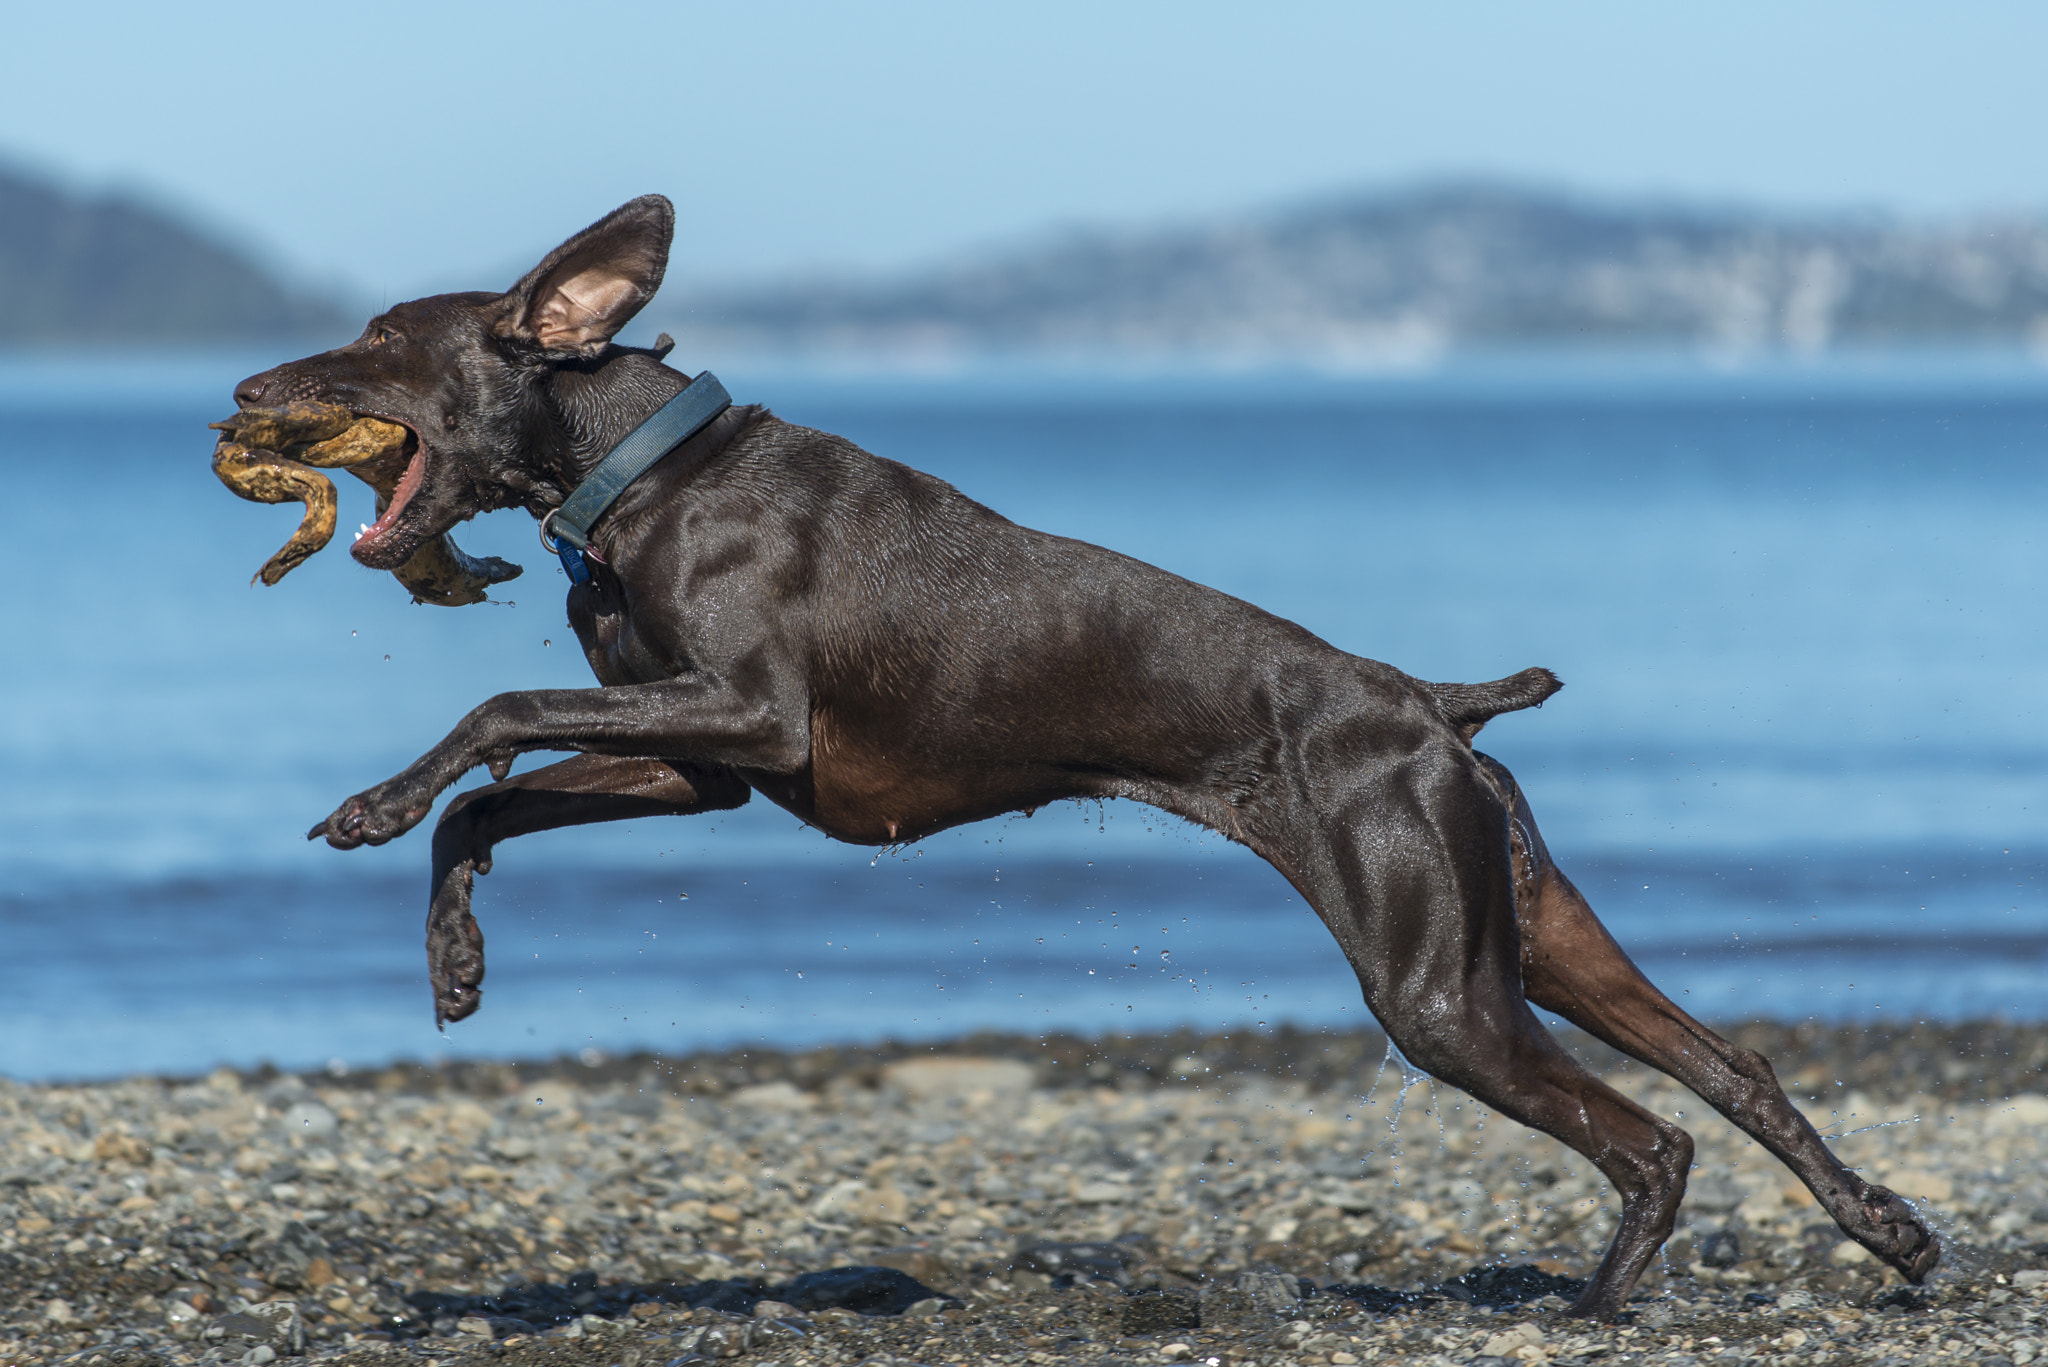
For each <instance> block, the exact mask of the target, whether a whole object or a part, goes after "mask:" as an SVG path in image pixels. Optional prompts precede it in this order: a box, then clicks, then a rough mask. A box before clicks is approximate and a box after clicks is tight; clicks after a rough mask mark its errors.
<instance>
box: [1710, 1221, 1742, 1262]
mask: <svg viewBox="0 0 2048 1367" xmlns="http://www.w3.org/2000/svg"><path fill="white" fill-rule="evenodd" d="M1700 1261H1701V1262H1703V1263H1705V1264H1706V1265H1707V1266H1708V1267H1733V1266H1735V1264H1737V1263H1739V1262H1741V1261H1742V1236H1741V1235H1739V1234H1737V1233H1736V1232H1735V1231H1734V1230H1732V1229H1717V1230H1715V1231H1714V1232H1713V1233H1712V1234H1709V1235H1708V1236H1707V1237H1706V1238H1704V1239H1702V1240H1700Z"/></svg>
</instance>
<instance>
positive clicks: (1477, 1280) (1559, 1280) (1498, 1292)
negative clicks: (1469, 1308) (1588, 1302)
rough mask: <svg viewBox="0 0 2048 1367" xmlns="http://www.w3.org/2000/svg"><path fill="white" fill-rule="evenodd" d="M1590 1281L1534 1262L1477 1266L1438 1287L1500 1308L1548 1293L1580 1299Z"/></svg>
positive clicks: (1455, 1297) (1454, 1295)
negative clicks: (1553, 1271) (1587, 1281)
mask: <svg viewBox="0 0 2048 1367" xmlns="http://www.w3.org/2000/svg"><path fill="white" fill-rule="evenodd" d="M1585 1289H1586V1284H1585V1283H1584V1282H1582V1281H1580V1280H1579V1279H1578V1278H1576V1277H1560V1276H1557V1275H1555V1274H1554V1273H1550V1272H1545V1271H1544V1270H1543V1269H1542V1268H1540V1267H1536V1266H1534V1265H1533V1264H1530V1263H1516V1264H1515V1265H1514V1266H1512V1267H1475V1268H1473V1269H1472V1270H1471V1271H1469V1272H1465V1273H1461V1274H1459V1275H1458V1276H1456V1277H1453V1278H1451V1279H1450V1280H1449V1281H1447V1282H1444V1283H1443V1284H1442V1285H1440V1286H1438V1287H1437V1290H1438V1291H1440V1292H1442V1293H1443V1294H1444V1295H1446V1296H1449V1297H1451V1298H1452V1299H1453V1300H1460V1301H1464V1302H1466V1303H1468V1304H1471V1305H1486V1306H1492V1307H1494V1308H1495V1309H1499V1308H1502V1307H1505V1306H1510V1305H1524V1304H1526V1303H1528V1302H1529V1301H1535V1300H1541V1299H1543V1298H1544V1297H1545V1296H1558V1297H1561V1298H1563V1299H1564V1300H1568V1301H1571V1300H1577V1299H1578V1298H1579V1293H1581V1292H1582V1291H1584V1290H1585Z"/></svg>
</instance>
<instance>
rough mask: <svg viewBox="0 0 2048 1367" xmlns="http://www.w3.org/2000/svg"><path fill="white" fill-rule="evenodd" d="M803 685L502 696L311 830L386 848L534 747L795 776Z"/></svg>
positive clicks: (700, 683)
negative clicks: (466, 778) (467, 783)
mask: <svg viewBox="0 0 2048 1367" xmlns="http://www.w3.org/2000/svg"><path fill="white" fill-rule="evenodd" d="M809 730H810V728H809V711H808V708H807V706H806V705H805V702H804V694H803V692H802V691H801V690H800V689H798V688H793V687H787V686H769V685H768V684H767V683H766V682H765V681H761V680H755V681H752V683H751V686H745V687H742V686H737V685H734V684H732V683H728V682H726V681H724V680H722V679H718V678H714V677H712V676H710V675H706V674H686V675H683V676H681V677H679V678H674V679H663V680H661V681H659V682H657V683H648V684H631V685H625V686H621V687H614V688H559V689H535V690H532V691H530V692H524V693H500V694H499V695H498V696H497V697H495V698H492V699H491V700H490V701H489V702H487V703H485V704H484V705H483V706H481V707H479V708H477V709H476V710H475V711H474V712H471V713H470V714H469V715H468V716H467V717H464V718H463V719H462V722H461V723H460V724H459V725H458V726H457V727H456V728H455V729H454V730H453V731H451V732H449V734H448V737H447V738H446V739H445V740H443V741H442V742H441V743H440V744H439V745H437V746H435V747H434V748H433V749H431V750H429V751H428V752H427V753H426V754H424V755H422V756H420V757H419V759H417V760H415V761H413V763H412V764H411V765H409V766H408V767H407V768H406V770H405V771H404V772H403V773H401V774H399V775H397V776H396V777H394V778H390V779H386V780H385V781H384V782H382V783H380V784H378V785H377V786H376V787H374V788H371V789H369V790H368V791H366V792H361V793H358V794H356V795H355V796H354V797H352V798H350V799H349V800H348V801H346V802H344V803H342V804H341V806H339V807H337V808H335V810H334V812H333V814H332V815H330V816H329V817H328V818H327V819H326V820H325V821H323V822H321V823H320V824H319V825H317V826H315V827H314V828H313V829H312V830H310V831H308V832H307V833H306V838H307V839H308V840H314V839H319V838H321V837H325V838H326V840H327V843H328V844H330V845H332V846H334V848H336V849H338V850H352V849H354V848H356V847H357V846H359V845H381V844H383V843H384V842H385V841H387V840H394V839H396V838H397V837H399V836H401V835H404V834H405V833H406V832H407V831H409V830H411V829H412V828H413V827H414V826H417V825H418V824H419V823H420V821H421V820H422V819H424V818H425V817H426V815H427V813H428V812H429V811H431V810H433V806H434V799H435V798H437V797H439V796H440V795H441V793H442V792H443V791H445V790H446V789H447V788H448V787H449V786H450V785H451V784H453V783H454V782H455V781H456V780H457V779H459V778H461V777H462V776H463V775H464V774H466V773H468V772H469V771H470V770H471V769H474V768H476V767H477V766H478V765H484V766H485V767H487V768H488V769H489V770H490V771H491V777H493V778H496V779H503V778H504V777H505V775H506V773H507V772H508V771H509V770H510V769H511V767H512V761H513V759H515V758H516V757H517V756H519V755H521V754H523V753H525V752H527V751H529V750H574V751H581V752H583V753H584V754H592V755H614V756H619V757H622V758H629V757H634V756H648V755H658V756H662V757H664V758H667V759H673V760H678V761H682V762H684V763H691V764H697V765H704V766H709V767H713V768H721V769H723V768H737V769H761V770H767V771H769V772H772V773H793V772H795V771H796V770H798V769H800V768H802V767H803V764H804V762H805V760H806V759H807V757H808V754H809Z"/></svg>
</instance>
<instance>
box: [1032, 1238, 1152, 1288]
mask: <svg viewBox="0 0 2048 1367" xmlns="http://www.w3.org/2000/svg"><path fill="white" fill-rule="evenodd" d="M1144 1261H1145V1254H1144V1252H1143V1250H1141V1249H1138V1248H1136V1247H1133V1246H1132V1245H1130V1244H1127V1243H1114V1244H1111V1243H1053V1242H1044V1243H1031V1244H1024V1245H1021V1246H1020V1247H1019V1248H1018V1249H1017V1254H1016V1257H1014V1258H1013V1259H1012V1260H1011V1263H1010V1266H1011V1267H1012V1268H1015V1269H1018V1270H1021V1271H1025V1272H1037V1273H1040V1274H1042V1275H1044V1276H1047V1277H1051V1278H1052V1280H1053V1285H1054V1286H1060V1287H1066V1286H1072V1285H1074V1284H1075V1283H1076V1282H1083V1281H1091V1282H1098V1281H1099V1282H1115V1283H1116V1284H1117V1285H1118V1286H1128V1285H1130V1281H1131V1269H1132V1268H1134V1267H1136V1266H1138V1265H1139V1264H1140V1263H1142V1262H1144Z"/></svg>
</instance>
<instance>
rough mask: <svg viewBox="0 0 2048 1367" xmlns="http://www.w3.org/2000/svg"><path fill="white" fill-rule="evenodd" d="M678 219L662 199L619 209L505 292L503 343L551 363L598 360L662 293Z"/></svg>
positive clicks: (653, 197) (501, 323) (646, 197)
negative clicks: (527, 348) (523, 346)
mask: <svg viewBox="0 0 2048 1367" xmlns="http://www.w3.org/2000/svg"><path fill="white" fill-rule="evenodd" d="M675 231H676V211H675V206H674V205H672V204H670V203H669V202H668V200H667V199H665V198H664V197H662V196H661V195H642V196H641V197H640V198H638V199H636V200H633V201H632V202H631V203H628V204H624V205H621V206H620V207H619V208H617V209H614V210H613V211H612V212H611V213H609V214H606V215H605V216H604V217H603V218H601V219H599V220H598V221H597V222H595V223H593V224H591V225H590V226H589V227H588V228H585V229H584V230H583V231H582V232H580V233H578V234H576V236H574V237H572V238H570V239H569V240H568V241H567V242H564V243H563V244H562V245H561V246H559V247H557V248H555V249H554V250H553V251H551V252H549V253H548V254H547V258H546V259H545V260H543V261H542V262H541V263H540V264H539V265H538V266H535V267H534V268H533V269H532V270H530V271H528V272H527V273H526V278H525V279H523V280H521V281H520V282H519V283H518V284H516V285H514V286H513V287H512V288H511V289H509V290H507V291H506V292H505V306H506V307H505V314H504V317H503V318H502V319H501V320H500V321H499V323H498V333H499V335H500V336H503V337H508V338H513V339H515V340H518V341H522V342H526V343H529V344H530V345H532V346H535V347H538V348H539V349H540V350H541V351H543V352H545V353H547V354H549V355H551V356H561V357H571V356H594V355H596V354H597V353H598V352H599V351H601V350H603V349H604V347H605V344H606V343H608V342H610V341H611V339H612V338H613V337H614V336H615V335H617V333H618V331H619V329H620V328H622V327H624V326H625V325H626V324H627V322H629V321H630V320H631V319H632V317H633V315H634V314H636V313H638V312H639V311H640V310H641V309H642V308H643V307H645V306H646V304H647V301H648V300H650V299H652V298H653V297H654V292H655V291H656V290H658V289H660V288H661V277H662V274H663V272H665V271H666V270H667V269H668V248H669V241H670V239H672V238H673V237H674V236H675Z"/></svg>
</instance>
